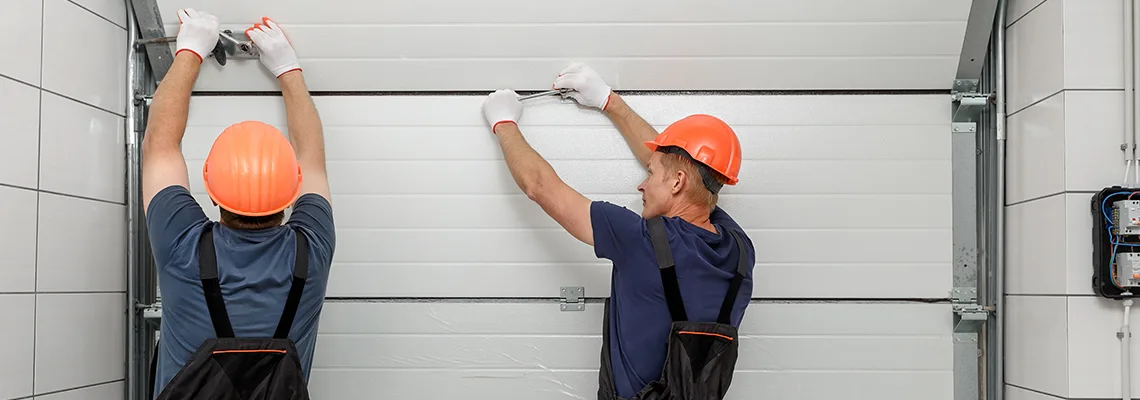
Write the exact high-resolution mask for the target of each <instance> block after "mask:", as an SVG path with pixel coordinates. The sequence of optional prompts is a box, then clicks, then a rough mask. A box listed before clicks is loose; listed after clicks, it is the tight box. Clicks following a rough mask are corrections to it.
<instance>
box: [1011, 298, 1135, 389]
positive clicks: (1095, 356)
mask: <svg viewBox="0 0 1140 400" xmlns="http://www.w3.org/2000/svg"><path fill="white" fill-rule="evenodd" d="M1067 302H1068V307H1069V313H1068V318H1069V322H1068V325H1069V327H1068V329H1069V339H1068V352H1069V377H1068V381H1069V386H1070V390H1069V397H1072V398H1113V397H1120V339H1117V338H1116V332H1118V331H1119V330H1120V324H1121V321H1122V319H1123V314H1124V308H1123V307H1122V306H1121V303H1120V302H1119V301H1112V300H1107V299H1102V298H1100V297H1092V296H1088V297H1070V298H1068V300H1067ZM1136 314H1137V313H1136V312H1135V311H1133V312H1132V321H1134V322H1133V326H1135V321H1136V320H1137V317H1136ZM1136 337H1137V334H1136V333H1135V332H1134V333H1133V334H1132V343H1133V345H1132V349H1131V350H1132V354H1131V355H1130V356H1131V357H1132V360H1134V361H1133V363H1132V365H1136V361H1135V360H1137V359H1140V358H1138V357H1140V349H1138V348H1137V347H1140V346H1137V340H1136ZM1007 343H1008V341H1007ZM1131 380H1132V387H1133V388H1136V387H1140V371H1136V369H1135V368H1133V369H1132V379H1131Z"/></svg>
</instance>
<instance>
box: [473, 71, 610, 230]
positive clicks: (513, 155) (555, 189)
mask: <svg viewBox="0 0 1140 400" xmlns="http://www.w3.org/2000/svg"><path fill="white" fill-rule="evenodd" d="M483 116H484V117H485V118H486V119H487V123H488V124H489V125H491V131H492V132H494V133H495V136H496V137H497V138H498V139H499V147H500V148H502V150H503V158H504V159H505V160H506V162H507V168H508V169H509V170H510V171H511V177H513V178H514V179H515V183H516V184H518V186H519V189H522V191H523V193H526V195H527V197H529V198H530V199H531V200H533V201H534V202H535V203H538V205H539V206H540V207H542V210H543V211H545V212H546V214H547V215H549V216H550V217H551V218H553V219H554V220H555V221H557V222H558V224H559V225H562V228H563V229H566V231H567V232H569V233H570V234H571V235H573V236H574V237H575V238H577V239H578V240H581V241H582V242H583V243H586V244H588V245H591V246H592V245H594V229H593V226H592V225H591V223H590V204H591V201H590V199H588V198H586V196H583V195H582V194H581V193H578V191H577V190H574V188H572V187H570V185H567V184H566V182H564V181H562V178H560V177H559V176H558V174H557V173H555V171H554V168H553V167H551V166H550V163H548V162H546V160H545V159H543V158H542V156H541V155H539V154H538V152H536V151H534V148H532V147H530V144H529V143H527V141H526V138H524V137H523V135H522V131H520V130H519V127H518V120H519V118H520V117H521V116H522V103H520V102H519V100H518V94H515V92H514V91H512V90H499V91H497V92H495V93H492V94H491V95H490V96H488V97H487V99H486V100H485V101H484V102H483Z"/></svg>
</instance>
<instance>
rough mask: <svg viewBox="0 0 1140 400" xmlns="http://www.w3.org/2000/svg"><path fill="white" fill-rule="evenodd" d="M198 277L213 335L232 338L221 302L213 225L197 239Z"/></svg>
mask: <svg viewBox="0 0 1140 400" xmlns="http://www.w3.org/2000/svg"><path fill="white" fill-rule="evenodd" d="M198 275H199V276H200V278H201V279H202V294H204V295H206V308H209V309H210V320H211V321H213V323H214V334H215V335H216V336H217V337H219V338H232V337H234V328H233V326H231V325H230V316H229V314H228V313H226V304H225V302H224V301H223V300H222V287H221V284H220V283H219V282H218V257H217V254H214V231H213V224H209V223H207V224H206V227H205V228H203V229H202V237H200V238H198Z"/></svg>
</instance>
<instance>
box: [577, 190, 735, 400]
mask: <svg viewBox="0 0 1140 400" xmlns="http://www.w3.org/2000/svg"><path fill="white" fill-rule="evenodd" d="M590 221H591V224H592V225H593V228H594V253H595V254H596V255H597V256H598V257H599V258H605V259H609V260H610V261H613V273H612V288H611V289H610V315H607V316H606V318H609V323H610V340H609V345H610V367H611V369H612V370H613V374H614V385H615V386H616V387H615V389H616V390H617V394H618V396H621V397H624V398H629V397H632V396H633V395H634V394H636V393H637V392H638V391H640V390H641V389H642V388H644V387H645V386H646V385H647V384H649V383H650V382H653V381H655V380H658V379H660V378H661V368H662V367H663V366H664V365H665V350H666V340H667V339H668V336H669V329H670V326H671V324H672V321H673V318H672V317H671V316H670V315H669V306H668V305H667V304H666V302H665V291H664V289H663V287H662V286H661V273H660V272H659V271H658V268H657V261H656V258H655V256H654V253H653V244H652V243H651V241H650V238H649V229H648V228H647V227H646V224H645V219H644V218H642V217H641V215H639V214H637V213H635V212H633V211H631V210H629V209H627V208H625V207H621V206H617V205H614V204H610V203H607V202H601V201H596V202H594V203H593V204H591V205H590ZM710 222H712V224H713V225H714V226H716V228H717V232H716V233H713V232H709V231H707V230H705V229H704V228H701V227H698V226H696V225H693V224H691V223H689V222H688V221H685V220H683V219H681V218H678V217H673V218H667V219H666V222H665V231H666V232H667V233H668V236H669V247H670V249H671V250H672V252H673V259H674V261H675V262H676V265H677V268H676V270H677V281H678V285H679V286H680V290H681V298H682V299H683V300H684V301H685V312H686V313H687V314H688V317H689V320H691V321H703V322H715V321H716V317H717V314H719V313H720V306H721V302H723V301H724V297H725V296H726V293H727V291H728V283H729V281H731V280H732V277H733V274H734V273H735V271H736V266H737V257H738V254H739V253H740V249H739V248H738V246H737V245H736V242H735V240H733V238H732V235H730V234H729V233H728V232H726V231H725V229H735V230H738V231H739V232H738V233H740V234H741V240H743V241H744V242H745V246H746V247H747V251H746V252H745V254H746V255H747V257H748V272H747V274H745V279H744V282H743V283H741V285H740V292H739V293H738V294H737V297H736V303H735V304H734V306H733V310H732V318H731V323H732V325H733V326H737V327H739V326H740V321H741V320H742V319H743V318H744V309H745V307H747V306H748V301H749V299H750V298H751V297H752V269H753V266H754V265H755V264H756V256H755V250H754V248H753V246H752V240H751V239H749V238H748V236H747V235H746V234H745V232H744V230H743V229H741V228H740V226H739V225H737V224H736V222H735V221H733V219H732V217H730V216H729V215H728V214H727V213H725V212H724V210H722V209H720V208H719V207H717V208H715V209H714V210H713V212H712V214H711V216H710Z"/></svg>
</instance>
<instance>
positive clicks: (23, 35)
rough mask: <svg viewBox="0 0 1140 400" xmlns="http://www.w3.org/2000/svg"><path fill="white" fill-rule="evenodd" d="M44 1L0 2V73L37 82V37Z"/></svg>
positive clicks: (31, 82) (38, 56)
mask: <svg viewBox="0 0 1140 400" xmlns="http://www.w3.org/2000/svg"><path fill="white" fill-rule="evenodd" d="M43 1H45V0H5V1H3V2H0V54H4V62H3V63H0V75H6V76H9V77H12V78H16V79H19V80H21V81H24V82H26V83H30V84H32V85H39V84H40V38H41V33H42V32H41V30H42V24H43Z"/></svg>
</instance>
